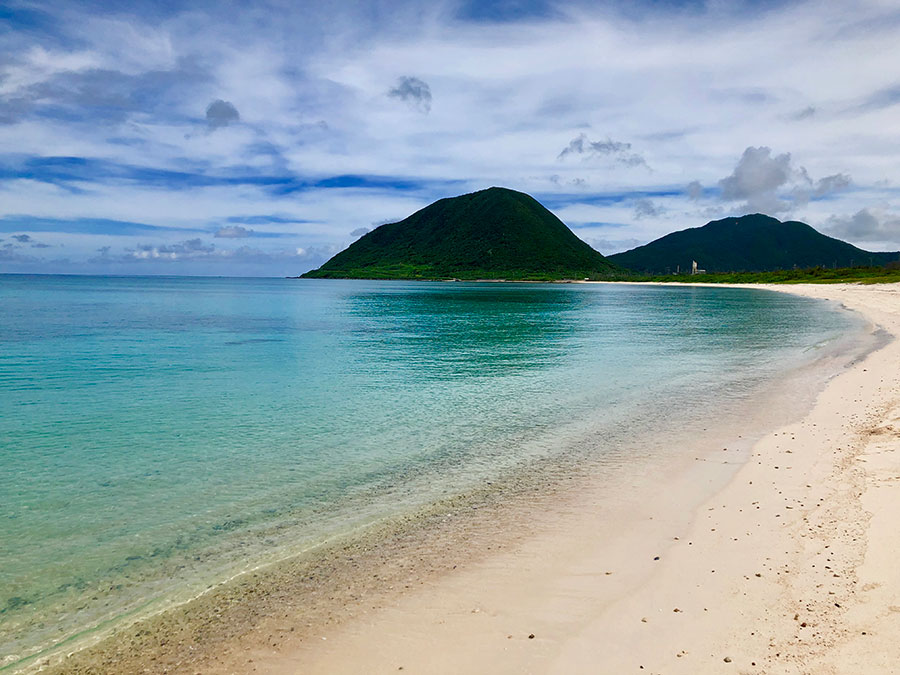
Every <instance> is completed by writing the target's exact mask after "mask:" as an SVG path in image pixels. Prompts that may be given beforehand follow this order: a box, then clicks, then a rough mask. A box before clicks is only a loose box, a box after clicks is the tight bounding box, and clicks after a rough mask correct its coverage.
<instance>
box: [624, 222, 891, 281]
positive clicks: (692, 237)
mask: <svg viewBox="0 0 900 675" xmlns="http://www.w3.org/2000/svg"><path fill="white" fill-rule="evenodd" d="M898 256H900V254H898V253H897V252H872V251H866V250H863V249H861V248H858V247H856V246H854V245H853V244H850V243H848V242H845V241H842V240H840V239H836V238H834V237H829V236H827V235H825V234H822V233H821V232H818V231H817V230H816V229H815V228H813V227H812V226H810V225H807V224H806V223H802V222H800V221H796V220H788V221H784V222H782V221H780V220H778V219H777V218H773V217H771V216H766V215H764V214H761V213H753V214H747V215H744V216H740V217H732V218H722V219H720V220H713V221H710V222H708V223H707V224H706V225H702V226H700V227H693V228H688V229H685V230H679V231H677V232H670V233H669V234H667V235H665V236H662V237H660V238H659V239H655V240H654V241H651V242H650V243H648V244H645V245H643V246H638V247H636V248H633V249H631V250H628V251H624V252H622V253H615V254H613V255H610V256H607V258H608V259H609V260H610V261H612V262H614V263H616V264H617V265H620V266H621V267H624V268H626V269H628V270H630V271H632V272H634V273H637V274H671V273H674V272H676V271H677V270H678V269H680V271H681V272H689V271H690V269H691V262H692V261H695V260H696V261H697V263H698V264H699V266H700V267H702V268H704V269H706V270H707V271H708V272H771V271H774V270H785V269H792V268H795V267H796V268H809V267H853V266H854V265H884V264H886V263H888V262H891V261H893V260H897V259H898Z"/></svg>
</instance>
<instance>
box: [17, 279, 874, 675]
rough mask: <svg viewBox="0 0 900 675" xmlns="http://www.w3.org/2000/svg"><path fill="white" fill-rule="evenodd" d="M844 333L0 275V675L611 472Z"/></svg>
mask: <svg viewBox="0 0 900 675" xmlns="http://www.w3.org/2000/svg"><path fill="white" fill-rule="evenodd" d="M861 330H862V323H861V321H860V320H859V319H858V318H856V317H855V316H854V315H852V314H850V313H849V312H845V311H841V310H839V309H838V308H837V307H835V306H833V305H829V304H825V303H823V302H820V301H815V300H810V299H804V298H798V297H793V296H789V295H783V294H780V293H770V292H765V291H760V290H743V289H729V288H693V287H659V286H631V285H609V284H492V283H483V284H479V283H424V282H423V283H406V282H388V281H381V282H375V281H331V280H290V279H227V278H176V277H171V278H168V277H164V278H161V277H63V276H58V277H53V276H13V275H8V276H0V670H7V669H8V670H15V669H18V668H19V667H21V666H23V665H26V664H27V663H28V662H29V660H30V659H33V657H35V655H40V654H41V653H46V650H48V649H50V648H53V647H54V646H56V647H58V646H59V645H60V644H63V645H70V644H74V641H75V640H77V639H78V638H81V637H83V636H85V635H90V634H91V632H92V631H98V630H103V629H106V628H109V627H110V626H114V625H116V623H117V622H120V621H123V620H127V619H128V618H129V617H134V616H138V615H141V614H143V613H147V612H150V611H154V610H155V609H159V608H162V607H165V606H166V605H167V604H171V603H173V602H176V601H179V600H184V599H186V598H188V597H190V596H191V595H192V594H196V593H197V592H200V591H202V590H203V589H204V588H206V587H208V586H209V585H210V584H211V583H214V582H216V581H219V580H222V579H224V578H226V577H228V576H230V575H233V574H235V573H237V572H240V571H241V570H246V569H248V568H251V567H253V566H255V565H258V564H261V563H264V562H266V561H269V560H273V559H277V558H278V557H283V556H285V555H288V554H294V553H298V552H302V551H303V550H306V549H308V548H309V547H311V546H314V545H316V544H317V543H320V542H322V541H325V540H327V539H329V538H330V537H333V536H334V535H336V534H341V533H344V532H348V531H352V530H356V529H358V528H361V527H364V526H365V525H366V524H367V523H371V522H376V521H378V520H380V519H384V518H390V517H392V516H397V515H402V514H404V513H409V512H411V511H414V510H415V509H417V508H420V507H422V506H423V505H427V504H429V503H431V502H434V501H436V500H438V499H441V498H443V497H446V496H449V495H454V494H457V493H462V492H464V491H466V490H467V489H470V488H472V487H477V486H479V485H482V484H484V483H485V482H487V481H492V480H494V479H496V478H497V477H500V476H502V475H503V474H504V473H505V472H509V471H515V470H523V469H527V467H528V466H529V465H530V464H535V465H537V464H538V460H540V461H541V462H544V463H545V462H546V460H547V459H548V458H549V459H552V458H554V457H560V458H562V457H576V456H583V457H584V458H585V459H589V460H590V461H595V462H600V463H602V462H603V461H604V460H605V458H607V457H609V458H612V457H616V461H623V458H622V456H621V455H622V452H621V449H622V447H624V442H625V439H629V440H630V441H631V443H630V444H629V447H633V446H634V443H633V441H634V438H635V437H638V438H640V435H641V434H650V433H657V434H658V433H660V432H662V433H664V432H665V430H666V429H667V428H675V427H676V426H678V427H684V426H685V425H690V424H691V423H692V421H698V420H702V419H703V418H704V416H709V415H712V414H715V411H717V410H725V409H728V408H729V407H730V409H732V410H736V409H739V408H740V406H741V405H742V404H744V403H746V402H747V400H749V399H750V398H752V397H756V396H759V394H760V392H761V391H764V390H765V389H766V388H767V387H768V386H769V385H770V384H771V383H772V382H773V381H775V379H776V378H778V377H781V376H783V375H784V374H785V373H787V372H790V371H791V370H792V369H796V368H798V367H801V366H803V365H804V364H809V363H810V362H812V361H814V360H815V359H817V358H820V357H821V356H822V355H823V354H824V353H826V352H828V350H829V349H836V348H837V345H838V344H840V342H841V340H842V339H844V338H846V336H848V335H850V334H852V333H854V331H861ZM671 451H672V452H674V451H677V450H676V449H672V450H671ZM588 455H589V457H588ZM610 461H611V460H610ZM625 461H627V457H626V458H625Z"/></svg>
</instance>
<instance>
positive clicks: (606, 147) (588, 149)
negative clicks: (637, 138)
mask: <svg viewBox="0 0 900 675" xmlns="http://www.w3.org/2000/svg"><path fill="white" fill-rule="evenodd" d="M576 155H577V156H580V157H581V158H582V159H593V158H596V157H611V158H612V159H613V160H614V161H616V162H617V163H619V164H622V165H624V166H645V167H647V162H646V160H644V158H643V157H642V156H641V155H639V154H637V153H636V152H632V150H631V143H623V142H621V141H614V140H612V139H611V138H607V139H606V140H605V141H591V140H589V139H588V137H587V135H586V134H579V135H578V136H576V137H575V138H573V139H572V140H571V141H569V144H568V145H567V146H566V147H565V148H563V149H562V151H561V152H560V153H559V154H558V155H557V156H556V159H558V160H562V159H566V158H567V157H572V156H576ZM647 168H649V167H647Z"/></svg>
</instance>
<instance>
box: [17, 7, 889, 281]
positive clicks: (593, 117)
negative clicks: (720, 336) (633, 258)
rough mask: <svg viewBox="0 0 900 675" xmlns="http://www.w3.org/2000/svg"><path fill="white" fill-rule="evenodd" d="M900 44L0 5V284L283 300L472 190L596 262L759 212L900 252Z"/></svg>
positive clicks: (258, 10) (620, 14) (725, 11)
mask: <svg viewBox="0 0 900 675" xmlns="http://www.w3.org/2000/svg"><path fill="white" fill-rule="evenodd" d="M332 5H336V6H332ZM898 41H900V8H898V7H896V4H895V3H890V2H883V1H879V0H863V1H862V2H859V3H853V4H852V6H851V4H850V3H834V2H752V3H750V2H748V3H729V2H724V1H721V0H717V1H715V2H699V1H691V2H664V1H658V0H657V1H645V2H639V1H638V2H624V1H623V2H607V3H598V2H578V1H570V2H554V1H553V0H530V1H519V0H495V1H489V2H484V1H481V2H476V1H474V0H473V1H469V2H466V1H462V0H455V1H449V0H448V1H446V2H444V1H438V2H408V1H405V0H392V1H391V2H362V1H359V2H349V1H348V2H343V3H321V2H316V3H312V2H310V3H306V2H288V1H287V0H279V1H271V2H255V3H252V4H251V3H239V2H234V3H231V2H203V1H202V0H201V1H196V2H191V3H181V2H173V1H165V2H134V3H113V2H99V1H98V2H79V3H72V2H19V1H18V0H11V1H9V0H8V1H7V2H5V3H4V4H3V7H2V8H0V55H2V56H0V272H51V273H52V272H59V273H114V274H224V275H244V274H247V275H274V276H282V275H293V274H300V273H302V272H304V271H306V270H307V269H310V268H313V267H316V266H318V265H319V264H321V263H322V262H323V261H324V260H325V259H327V258H328V257H330V256H331V255H332V254H333V253H335V252H337V251H338V250H340V249H342V248H344V247H346V246H347V245H349V244H350V243H351V242H352V241H354V240H355V239H356V238H358V237H359V236H361V235H362V234H363V233H365V232H366V231H367V230H369V229H371V228H374V227H377V226H378V225H379V224H381V223H385V222H390V221H394V220H399V219H401V218H403V217H405V216H407V215H409V214H410V213H412V212H413V211H415V210H417V209H419V208H421V207H423V206H425V205H427V204H428V203H430V202H432V201H434V200H435V199H438V198H441V197H446V196H452V195H457V194H461V193H464V192H469V191H473V190H477V189H481V188H485V187H489V186H491V185H502V186H507V187H510V188H514V189H518V190H523V191H526V192H528V193H530V194H533V195H534V196H535V197H537V198H538V199H539V200H540V201H541V202H543V203H544V204H545V205H546V206H547V207H548V208H550V209H551V210H553V211H554V213H556V214H557V215H558V216H559V217H560V218H562V220H563V221H564V222H566V223H567V224H568V225H569V226H570V227H572V228H573V230H575V232H576V233H577V234H578V235H579V236H580V237H582V238H583V239H584V240H585V241H587V242H588V243H590V244H592V245H593V246H594V247H596V248H597V249H598V250H600V251H601V252H604V253H612V252H615V251H619V250H624V249H627V248H631V247H633V246H636V245H639V244H643V243H646V242H647V241H650V240H652V239H655V238H656V237H659V236H661V235H663V234H665V233H667V232H671V231H673V230H678V229H683V228H685V227H693V226H697V225H702V224H703V223H705V222H707V221H709V220H712V219H715V218H721V217H725V216H729V215H740V214H742V213H747V212H757V211H761V212H765V213H769V214H770V215H774V216H776V217H778V218H781V219H782V220H786V219H791V218H792V219H798V220H803V221H805V222H808V223H810V224H811V225H813V226H814V227H816V228H817V229H819V230H820V231H823V232H826V233H828V234H832V235H834V236H838V237H841V238H844V239H847V240H849V241H851V242H853V243H855V244H857V245H859V246H862V247H863V248H868V249H870V250H898V249H900V192H898V186H900V183H898V181H900V176H898V175H897V172H898V168H897V167H898V164H897V161H896V157H897V156H898V155H900V115H898V113H900V73H898V71H897V69H896V47H895V45H896V44H897V42H898Z"/></svg>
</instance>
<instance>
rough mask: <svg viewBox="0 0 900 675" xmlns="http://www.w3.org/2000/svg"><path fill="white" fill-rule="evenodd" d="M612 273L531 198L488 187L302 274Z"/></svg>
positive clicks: (377, 233)
mask: <svg viewBox="0 0 900 675" xmlns="http://www.w3.org/2000/svg"><path fill="white" fill-rule="evenodd" d="M613 271H615V266H614V265H612V264H610V263H609V261H607V260H606V258H604V257H603V256H602V255H601V254H600V253H598V252H597V251H595V250H594V249H592V248H591V247H590V246H588V245H587V244H586V243H584V242H583V241H581V239H579V238H578V237H577V236H575V234H574V233H573V232H572V231H571V230H570V229H569V228H568V227H566V226H565V225H564V224H563V222H562V221H561V220H560V219H559V218H557V217H556V216H554V215H553V214H552V213H550V212H549V211H548V210H547V209H545V208H544V207H543V206H541V205H540V204H539V203H538V202H537V201H536V200H535V199H533V198H532V197H530V196H528V195H526V194H523V193H521V192H516V191H514V190H508V189H506V188H498V187H492V188H489V189H487V190H481V191H479V192H473V193H471V194H466V195H462V196H459V197H450V198H447V199H441V200H439V201H437V202H435V203H434V204H431V205H430V206H426V207H425V208H424V209H422V210H421V211H417V212H416V213H414V214H412V215H411V216H409V217H408V218H406V219H404V220H401V221H400V222H398V223H389V224H387V225H382V226H380V227H378V228H376V229H374V230H372V231H371V232H369V233H368V234H366V235H365V236H363V237H362V238H360V239H359V240H357V241H356V242H354V243H353V244H351V245H350V246H349V247H348V248H346V249H344V250H343V251H341V252H340V253H338V254H337V255H335V256H334V257H333V258H331V260H329V261H328V262H326V263H325V264H324V265H322V266H321V267H320V268H319V269H317V270H312V271H310V272H307V273H306V274H304V275H303V277H305V278H333V279H334V278H344V279H448V278H458V279H576V278H584V277H596V276H602V275H606V274H609V273H611V272H613Z"/></svg>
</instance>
